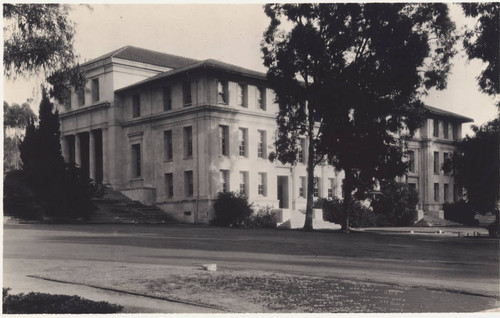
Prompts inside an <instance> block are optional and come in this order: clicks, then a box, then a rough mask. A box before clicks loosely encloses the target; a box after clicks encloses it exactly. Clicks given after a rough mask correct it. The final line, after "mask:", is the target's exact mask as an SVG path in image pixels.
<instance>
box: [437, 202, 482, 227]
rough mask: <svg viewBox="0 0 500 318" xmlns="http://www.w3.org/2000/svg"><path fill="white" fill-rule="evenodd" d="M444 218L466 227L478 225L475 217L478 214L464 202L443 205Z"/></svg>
mask: <svg viewBox="0 0 500 318" xmlns="http://www.w3.org/2000/svg"><path fill="white" fill-rule="evenodd" d="M443 211H444V218H445V219H446V220H450V221H453V222H458V223H462V224H465V225H477V224H476V223H477V222H476V220H475V219H474V216H475V215H476V213H475V212H474V210H473V209H472V207H471V206H470V204H468V203H467V202H465V201H464V200H460V201H458V202H453V203H444V204H443Z"/></svg>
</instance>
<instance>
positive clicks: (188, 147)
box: [184, 126, 193, 157]
mask: <svg viewBox="0 0 500 318" xmlns="http://www.w3.org/2000/svg"><path fill="white" fill-rule="evenodd" d="M184 156H185V157H192V156H193V128H192V127H191V126H189V127H184Z"/></svg>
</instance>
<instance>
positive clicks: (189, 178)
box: [184, 171, 194, 197]
mask: <svg viewBox="0 0 500 318" xmlns="http://www.w3.org/2000/svg"><path fill="white" fill-rule="evenodd" d="M184 186H185V191H186V196H187V197H192V196H193V193H194V186H193V171H184Z"/></svg>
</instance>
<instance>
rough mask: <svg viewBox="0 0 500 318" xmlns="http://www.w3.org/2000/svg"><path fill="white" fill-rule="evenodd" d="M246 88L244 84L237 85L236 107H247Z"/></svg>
mask: <svg viewBox="0 0 500 318" xmlns="http://www.w3.org/2000/svg"><path fill="white" fill-rule="evenodd" d="M247 100H248V98H247V86H246V85H245V84H241V83H239V84H238V106H241V107H248V104H247Z"/></svg>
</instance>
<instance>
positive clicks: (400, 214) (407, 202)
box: [371, 181, 418, 226]
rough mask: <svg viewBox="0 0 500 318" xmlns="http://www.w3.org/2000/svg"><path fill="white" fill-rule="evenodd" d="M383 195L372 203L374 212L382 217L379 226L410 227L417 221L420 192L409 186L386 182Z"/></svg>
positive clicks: (382, 185)
mask: <svg viewBox="0 0 500 318" xmlns="http://www.w3.org/2000/svg"><path fill="white" fill-rule="evenodd" d="M380 190H381V192H382V194H381V195H380V196H379V197H378V198H377V199H375V200H373V201H372V204H371V206H372V208H373V212H374V213H375V214H377V215H379V216H380V219H379V220H378V222H379V223H378V226H410V225H412V224H413V222H414V221H415V215H416V212H417V211H416V206H417V203H418V192H417V191H416V190H414V189H411V188H410V187H408V185H407V184H404V183H399V182H396V181H384V182H382V183H381V185H380Z"/></svg>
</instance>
